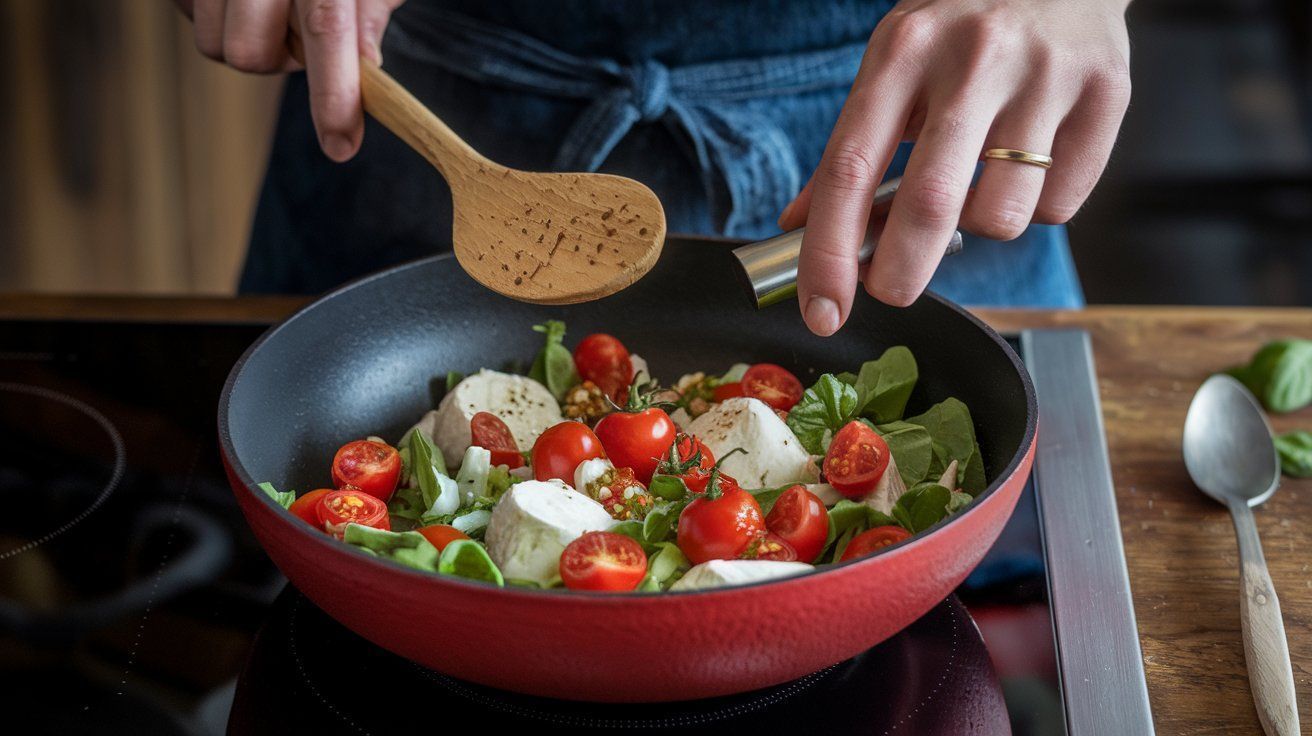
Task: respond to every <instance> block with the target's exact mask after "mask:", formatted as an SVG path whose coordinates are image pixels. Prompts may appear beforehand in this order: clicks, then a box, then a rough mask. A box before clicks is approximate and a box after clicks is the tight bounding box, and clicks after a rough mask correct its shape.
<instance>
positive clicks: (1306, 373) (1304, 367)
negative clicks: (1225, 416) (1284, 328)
mask: <svg viewBox="0 0 1312 736" xmlns="http://www.w3.org/2000/svg"><path fill="white" fill-rule="evenodd" d="M1226 372H1227V373H1229V374H1230V375H1232V376H1234V377H1235V378H1237V379H1239V381H1240V382H1242V383H1243V384H1244V385H1245V386H1247V387H1248V389H1249V390H1250V391H1252V392H1253V395H1255V396H1257V398H1258V399H1259V400H1261V402H1262V404H1263V405H1265V406H1266V408H1268V409H1270V410H1271V411H1274V412H1281V413H1284V412H1291V411H1297V410H1298V409H1301V408H1303V407H1305V406H1307V405H1308V404H1312V340H1300V339H1292V338H1291V339H1287V340H1275V341H1273V342H1269V343H1267V344H1266V345H1263V346H1262V348H1261V349H1260V350H1258V351H1257V353H1256V354H1254V355H1253V359H1252V361H1250V362H1249V363H1248V364H1247V365H1242V366H1236V367H1234V368H1231V369H1229V370H1228V371H1226Z"/></svg>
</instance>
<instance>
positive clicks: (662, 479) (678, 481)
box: [647, 475, 688, 501]
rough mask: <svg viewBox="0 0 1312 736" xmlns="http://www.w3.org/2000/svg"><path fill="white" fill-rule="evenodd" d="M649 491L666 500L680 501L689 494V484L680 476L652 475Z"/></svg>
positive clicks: (648, 486)
mask: <svg viewBox="0 0 1312 736" xmlns="http://www.w3.org/2000/svg"><path fill="white" fill-rule="evenodd" d="M647 491H648V492H650V493H651V495H653V496H655V497H656V498H660V499H664V500H666V501H678V500H680V499H682V498H683V497H684V496H687V495H688V486H687V485H685V484H684V482H683V479H682V478H680V477H678V476H674V475H656V476H652V479H651V483H650V484H648V485H647Z"/></svg>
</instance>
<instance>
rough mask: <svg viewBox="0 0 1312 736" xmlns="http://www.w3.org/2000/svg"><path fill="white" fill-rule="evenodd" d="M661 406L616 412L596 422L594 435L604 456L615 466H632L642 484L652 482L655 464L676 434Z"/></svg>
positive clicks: (668, 416)
mask: <svg viewBox="0 0 1312 736" xmlns="http://www.w3.org/2000/svg"><path fill="white" fill-rule="evenodd" d="M678 431H679V430H678V428H677V427H675V426H674V422H672V421H670V415H668V414H666V413H665V410H664V409H657V408H656V407H652V408H650V409H643V410H642V411H638V412H629V411H617V412H612V413H610V414H607V415H606V416H604V417H602V418H601V421H599V422H597V428H596V433H597V438H598V439H600V440H601V446H602V447H604V448H606V457H609V458H610V461H611V463H612V464H614V465H615V467H617V468H632V469H633V475H634V476H635V477H637V479H638V480H639V481H641V482H642V484H643V485H647V484H648V483H651V476H652V474H653V473H655V472H656V465H657V464H659V463H660V461H661V457H662V456H664V455H665V454H666V451H667V450H668V449H669V447H670V444H671V443H673V442H674V436H675V434H677V433H678Z"/></svg>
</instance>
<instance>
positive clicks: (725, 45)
mask: <svg viewBox="0 0 1312 736" xmlns="http://www.w3.org/2000/svg"><path fill="white" fill-rule="evenodd" d="M890 6H891V1H890V0H849V2H829V1H828V0H776V1H775V2H760V0H756V1H755V2H753V1H752V0H728V1H727V2H716V3H705V2H699V1H698V2H694V1H693V0H645V1H644V0H630V1H628V2H624V3H608V2H605V0H576V1H575V2H565V3H540V2H528V1H527V0H483V1H481V2H474V1H473V0H410V2H409V3H407V4H406V5H403V6H402V8H401V9H400V10H398V12H397V13H396V14H395V15H394V17H393V21H392V24H391V26H390V27H389V29H388V34H387V37H386V39H385V40H384V45H383V52H384V58H385V66H386V68H387V69H388V71H389V72H390V73H391V74H393V75H394V76H395V77H396V78H397V79H398V80H400V81H401V83H402V84H404V85H406V86H407V87H408V88H409V89H410V90H411V91H412V92H414V93H415V95H416V96H417V97H419V98H420V99H421V100H423V101H424V102H425V104H427V105H429V106H430V107H432V108H433V109H434V110H435V111H436V112H437V113H438V114H439V115H440V116H441V117H442V118H443V120H445V121H446V122H447V124H449V125H450V126H451V127H452V128H453V129H455V131H456V132H457V133H459V134H460V135H461V136H463V137H464V138H465V139H466V140H467V141H469V143H470V144H471V145H473V146H474V148H475V149H477V150H479V151H481V152H483V153H484V154H486V155H488V156H489V157H491V158H493V159H495V160H497V161H498V162H500V163H503V164H506V165H508V166H512V167H516V168H523V169H529V170H551V169H556V170H601V171H607V172H611V173H616V174H621V175H625V176H630V177H633V178H636V179H639V180H641V181H643V182H644V183H646V184H647V185H648V186H650V187H651V188H652V189H653V190H654V191H655V192H656V194H657V195H658V196H659V197H660V199H661V202H662V203H663V205H664V206H665V210H666V218H667V223H668V227H669V230H670V232H673V233H696V234H719V235H729V236H734V237H742V238H763V237H768V236H770V235H773V234H775V233H777V232H778V229H777V227H776V226H775V224H774V220H775V217H776V216H777V215H778V213H779V211H780V210H781V209H782V208H783V206H784V205H785V204H786V203H787V202H788V201H789V200H790V199H791V198H792V197H793V195H794V194H796V192H797V191H798V190H799V189H800V188H801V186H802V184H803V183H804V182H805V180H806V178H807V177H808V176H809V175H810V173H811V171H813V170H814V168H815V166H816V164H817V163H818V162H819V160H820V156H821V153H822V152H823V150H824V146H825V142H826V140H827V139H828V136H829V132H830V130H831V129H832V127H833V123H834V120H835V119H836V118H837V115H838V112H839V110H840V109H841V107H842V104H843V101H844V99H845V98H846V95H847V90H848V87H849V86H850V84H851V79H852V77H853V75H854V74H855V71H856V67H857V65H858V63H859V61H860V58H861V54H862V51H863V50H864V47H865V43H866V39H867V38H868V36H869V33H870V30H871V29H872V28H873V26H874V24H875V23H876V22H877V21H878V19H879V17H880V16H881V15H882V14H883V13H884V12H886V11H887V9H888V7H890ZM788 13H796V14H798V17H797V18H795V19H794V20H792V21H790V22H786V23H782V24H781V23H780V18H781V16H782V17H791V16H788ZM767 17H768V18H769V20H770V23H769V24H768V26H767V25H764V24H763V21H764V20H765V19H766V18H767ZM776 27H777V28H781V29H789V30H775V31H770V30H766V29H767V28H776ZM799 28H800V29H803V30H801V31H798V30H794V29H799ZM743 29H746V32H744V31H743ZM904 148H905V147H904ZM906 154H907V151H906V150H902V151H900V153H899V156H898V157H897V160H896V161H895V162H894V164H893V166H892V167H891V168H890V171H889V175H890V176H895V175H897V174H898V173H900V172H901V170H902V166H903V165H904V163H905V160H906ZM450 222H451V203H450V195H449V192H448V190H447V188H446V186H445V183H444V182H443V181H442V180H441V177H440V176H439V175H438V174H437V173H436V172H435V171H433V170H432V169H431V168H430V167H429V165H428V164H427V163H426V162H425V161H424V160H423V159H421V158H420V157H419V156H418V155H417V154H415V153H414V152H412V151H410V150H409V149H408V148H406V147H405V145H404V144H402V143H401V142H400V141H399V140H398V139H396V138H395V137H394V136H392V135H391V134H390V133H388V132H387V131H385V130H383V129H382V128H381V127H380V126H379V125H377V124H376V123H374V122H373V121H368V122H367V123H366V132H365V139H364V144H363V146H362V148H361V151H360V154H359V155H358V156H357V157H356V158H355V159H353V160H352V161H351V162H349V163H346V164H340V165H339V164H334V163H331V162H330V161H328V160H327V159H326V158H325V157H324V156H323V155H322V154H321V153H320V152H319V151H318V146H317V143H316V140H315V137H314V134H313V129H312V126H311V122H310V115H309V109H308V103H307V99H306V90H305V79H304V77H303V75H296V76H293V77H292V78H291V80H290V81H289V83H288V87H287V91H286V94H285V95H284V99H283V103H282V110H281V115H280V116H279V122H278V128H277V131H276V133H275V141H274V147H273V154H272V158H271V160H270V166H269V172H268V175H267V177H266V180H265V184H264V188H263V190H262V192H261V196H260V202H259V206H258V208H257V212H256V218H255V223H254V227H253V232H252V236H251V247H250V252H249V254H248V257H247V262H246V267H245V270H244V272H243V275H242V281H241V289H242V290H243V291H246V292H301V293H313V292H319V291H323V290H325V289H328V288H331V287H332V286H334V285H336V284H339V283H341V282H342V281H345V280H347V279H349V278H352V277H354V276H358V275H361V274H363V273H367V272H369V271H372V270H376V269H378V268H381V267H384V266H387V265H391V264H394V263H399V262H403V261H406V260H410V259H413V258H417V257H420V256H423V255H429V254H431V253H434V252H441V251H444V250H447V249H449V247H450V232H451V229H450V228H451V226H450ZM931 288H932V289H934V290H935V291H937V292H939V293H941V294H944V295H945V296H948V297H949V298H951V299H954V300H956V301H960V302H963V303H967V304H977V305H1014V306H1046V307H1072V306H1079V305H1080V304H1082V302H1083V296H1082V294H1081V291H1080V286H1079V281H1078V278H1077V277H1076V274H1075V269H1074V265H1073V263H1072V260H1071V257H1070V251H1069V247H1068V245H1067V242H1066V237H1065V231H1064V229H1063V228H1060V227H1046V226H1032V227H1030V228H1029V230H1027V231H1026V233H1025V235H1023V236H1022V237H1021V238H1020V239H1018V240H1016V241H1012V242H1010V243H1006V244H1000V243H995V242H991V241H986V240H983V239H979V238H972V237H970V236H967V239H966V248H965V251H964V252H963V253H962V254H961V255H958V256H955V257H953V258H951V259H948V260H947V261H945V263H944V264H943V266H942V267H941V268H940V269H939V272H938V274H937V275H936V276H935V278H934V281H933V283H932V284H931Z"/></svg>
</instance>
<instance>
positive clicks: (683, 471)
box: [656, 432, 733, 493]
mask: <svg viewBox="0 0 1312 736" xmlns="http://www.w3.org/2000/svg"><path fill="white" fill-rule="evenodd" d="M693 458H696V460H695V461H694V459H693ZM714 467H715V455H714V454H713V453H712V452H711V448H709V447H707V446H706V444H705V443H703V442H702V441H701V440H699V439H697V438H696V437H693V436H691V435H688V434H684V433H682V432H680V433H679V434H677V435H675V437H674V442H673V443H672V444H671V445H670V447H669V448H668V449H667V450H666V451H665V457H663V458H662V459H661V462H660V464H659V465H657V466H656V472H657V473H660V474H661V475H673V476H676V477H678V478H679V480H682V481H683V484H684V485H685V486H687V487H688V490H690V491H692V492H693V493H702V492H703V491H705V490H706V483H707V482H708V481H710V479H711V468H714ZM720 477H722V478H724V479H725V480H726V481H730V482H733V479H732V478H730V477H729V476H727V475H724V474H721V476H720Z"/></svg>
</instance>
